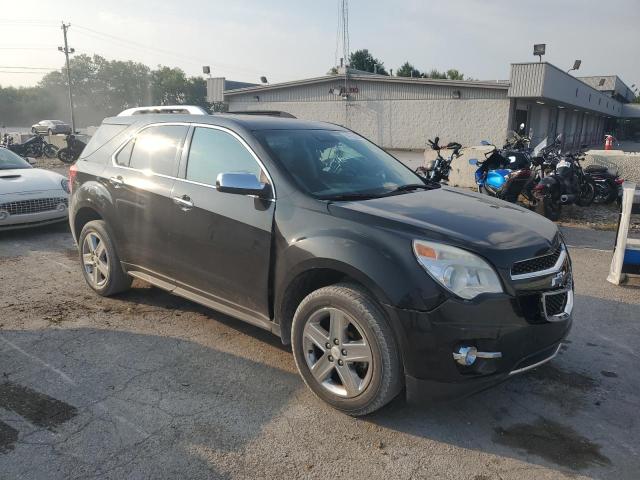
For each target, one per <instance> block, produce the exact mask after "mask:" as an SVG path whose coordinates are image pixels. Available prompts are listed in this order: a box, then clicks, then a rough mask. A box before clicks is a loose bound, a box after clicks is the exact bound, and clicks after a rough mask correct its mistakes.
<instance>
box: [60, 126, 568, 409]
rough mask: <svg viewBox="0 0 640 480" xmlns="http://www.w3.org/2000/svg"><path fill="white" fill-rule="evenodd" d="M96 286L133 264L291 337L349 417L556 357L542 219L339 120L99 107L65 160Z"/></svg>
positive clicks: (302, 363) (307, 371)
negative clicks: (432, 178)
mask: <svg viewBox="0 0 640 480" xmlns="http://www.w3.org/2000/svg"><path fill="white" fill-rule="evenodd" d="M70 184H71V188H72V196H71V200H70V206H69V220H70V224H71V229H72V231H73V235H74V237H75V239H76V241H77V244H78V249H79V253H80V259H81V262H82V268H83V273H84V276H85V278H86V281H87V282H88V284H89V285H90V286H91V288H93V289H94V290H95V291H96V292H97V293H98V294H100V295H113V294H115V293H118V292H121V291H123V290H125V289H127V288H128V287H129V286H130V284H131V279H132V277H135V278H139V279H142V280H145V281H147V282H149V283H151V284H153V285H155V286H158V287H160V288H163V289H166V290H168V291H169V292H172V293H174V294H176V295H180V296H183V297H185V298H188V299H190V300H193V301H195V302H198V303H200V304H203V305H206V306H209V307H211V308H213V309H216V310H218V311H221V312H224V313H225V314H228V315H231V316H233V317H236V318H238V319H241V320H244V321H246V322H249V323H251V324H254V325H257V326H259V327H262V328H265V329H267V330H270V331H271V332H273V333H274V334H276V335H279V336H280V337H281V338H282V341H283V342H284V343H285V344H289V343H291V345H292V348H293V354H294V358H295V362H296V364H297V366H298V369H299V371H300V373H301V375H302V377H303V379H304V381H305V382H306V383H307V385H308V386H309V388H311V390H313V392H314V393H315V394H316V395H317V396H318V397H320V398H321V399H322V400H324V401H326V402H327V403H329V404H331V405H332V406H334V407H335V408H337V409H339V410H342V411H344V412H346V413H348V414H351V415H363V414H367V413H369V412H372V411H374V410H376V409H378V408H380V407H381V406H383V405H385V404H386V403H387V402H389V401H390V400H391V399H392V398H394V397H395V396H396V395H397V394H398V393H399V392H400V391H401V390H402V389H403V387H404V388H406V392H407V395H408V396H409V397H410V398H411V399H420V398H424V397H425V396H427V397H431V398H438V397H440V398H442V397H446V398H451V397H452V396H453V397H456V396H461V395H464V394H468V393H470V392H473V391H477V390H480V389H483V388H486V387H487V386H489V385H491V384H494V383H497V382H500V381H502V380H504V379H506V378H508V377H509V376H510V375H513V374H515V373H518V372H522V371H524V370H527V369H529V368H533V367H535V366H537V365H539V364H541V363H544V362H545V361H547V360H550V359H551V358H553V357H554V356H555V355H556V353H557V351H558V349H559V347H560V342H561V341H562V339H563V338H564V337H565V336H566V335H567V333H568V331H569V328H570V325H571V310H572V308H573V286H572V278H571V264H570V259H569V256H568V252H567V249H566V247H565V245H564V242H563V241H562V238H561V236H560V234H559V232H558V229H557V228H556V226H555V225H554V224H553V223H552V222H550V221H548V220H546V219H545V218H543V217H541V216H539V215H537V214H535V213H532V212H529V211H528V210H525V209H523V208H520V207H518V206H515V205H512V204H509V203H505V202H502V201H500V200H496V199H492V198H489V197H487V196H482V195H478V194H476V193H472V192H469V191H464V190H457V189H453V188H448V187H440V186H438V185H434V184H430V183H425V181H423V180H422V179H421V178H420V177H418V176H417V175H416V174H414V173H413V172H412V171H411V170H409V169H408V168H406V167H405V166H404V165H403V164H402V163H400V162H399V161H397V160H396V159H395V158H393V157H392V156H390V155H389V154H387V153H386V152H385V151H383V150H382V149H380V148H378V147H377V146H375V145H374V144H372V143H371V142H369V141H367V140H366V139H364V138H363V137H361V136H359V135H357V134H356V133H354V132H352V131H350V130H347V129H345V128H342V127H339V126H336V125H331V124H326V123H316V122H308V121H302V120H296V119H288V118H273V117H266V116H265V117H260V116H255V115H252V116H242V115H174V114H164V115H163V114H150V115H134V116H118V117H113V118H108V119H106V120H105V121H104V122H103V124H102V126H101V127H100V128H99V130H98V131H97V133H96V134H95V136H94V137H93V138H92V140H91V141H90V142H89V144H88V145H87V147H86V149H85V150H84V152H83V154H82V156H81V158H80V160H79V161H78V162H77V163H76V164H75V165H74V166H73V167H72V169H71V174H70Z"/></svg>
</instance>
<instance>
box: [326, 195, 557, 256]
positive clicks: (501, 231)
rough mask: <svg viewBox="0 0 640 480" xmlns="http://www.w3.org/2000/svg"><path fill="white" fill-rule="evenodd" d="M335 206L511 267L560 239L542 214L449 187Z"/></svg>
mask: <svg viewBox="0 0 640 480" xmlns="http://www.w3.org/2000/svg"><path fill="white" fill-rule="evenodd" d="M329 210H330V212H331V213H332V214H334V215H337V216H352V215H356V216H366V217H369V218H368V219H367V220H364V219H359V221H363V220H364V221H366V222H367V223H368V224H369V225H378V226H380V227H382V228H385V227H386V228H393V229H404V230H406V231H408V232H409V233H411V234H412V235H414V238H424V239H429V240H433V241H436V242H442V243H447V244H450V245H456V246H459V247H461V248H465V249H467V250H471V251H475V252H477V253H480V254H481V255H483V256H485V257H487V258H489V259H490V260H491V261H492V262H493V263H494V265H496V266H503V267H505V268H507V267H509V266H510V265H511V264H512V263H513V262H514V261H518V260H522V259H526V258H531V257H535V256H538V255H544V254H545V253H547V252H548V251H549V249H550V248H552V247H555V246H556V244H557V242H558V241H559V235H558V228H557V227H556V225H555V224H554V223H553V222H551V221H549V220H547V219H546V218H544V217H543V216H541V215H538V214H536V213H533V212H531V211H529V210H527V209H525V208H522V207H519V206H517V205H514V204H511V203H507V202H504V201H502V200H498V199H495V198H493V197H489V196H487V195H481V194H478V193H475V192H469V191H464V190H460V189H454V188H449V187H442V188H438V189H435V190H427V191H425V190H419V191H413V192H410V193H406V194H402V195H394V196H389V197H382V198H375V199H371V200H365V201H357V202H339V203H332V204H330V206H329Z"/></svg>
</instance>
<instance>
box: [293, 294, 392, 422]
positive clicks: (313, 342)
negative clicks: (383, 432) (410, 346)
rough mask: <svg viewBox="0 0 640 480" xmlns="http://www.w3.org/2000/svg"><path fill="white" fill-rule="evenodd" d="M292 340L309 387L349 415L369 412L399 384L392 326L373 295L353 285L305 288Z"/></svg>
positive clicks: (378, 405)
mask: <svg viewBox="0 0 640 480" xmlns="http://www.w3.org/2000/svg"><path fill="white" fill-rule="evenodd" d="M291 344H292V347H293V356H294V359H295V362H296V366H297V367H298V371H299V372H300V374H301V375H302V378H303V380H304V382H305V383H306V384H307V386H308V387H309V388H310V389H311V391H313V393H314V394H315V395H316V396H317V397H319V398H320V399H321V400H324V401H325V402H327V403H328V404H329V405H331V406H332V407H333V408H335V409H337V410H340V411H342V412H344V413H346V414H348V415H352V416H360V415H367V414H369V413H371V412H374V411H375V410H378V409H379V408H381V407H383V406H384V405H386V404H387V403H389V402H390V401H391V400H392V399H393V398H394V397H396V396H397V394H398V392H399V391H400V390H401V388H402V385H403V371H402V364H401V361H400V352H399V350H398V346H397V344H396V341H395V337H394V335H393V333H392V331H391V328H390V327H389V325H388V322H387V320H386V317H385V315H384V313H383V311H382V309H381V308H380V307H379V306H378V304H377V303H376V302H375V300H373V299H372V298H371V296H370V295H369V294H368V293H366V292H365V291H364V290H363V289H361V288H360V287H358V286H356V285H352V284H337V285H332V286H329V287H324V288H321V289H319V290H316V291H315V292H313V293H311V294H309V295H308V296H307V297H306V298H305V299H304V300H303V301H302V302H301V303H300V305H299V306H298V308H297V310H296V313H295V315H294V318H293V325H292V331H291ZM349 352H351V353H349ZM358 359H360V360H358ZM343 379H344V380H343Z"/></svg>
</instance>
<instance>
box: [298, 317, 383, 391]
mask: <svg viewBox="0 0 640 480" xmlns="http://www.w3.org/2000/svg"><path fill="white" fill-rule="evenodd" d="M302 341H303V349H304V357H305V360H306V362H307V366H308V367H309V370H310V372H311V375H313V377H314V378H315V380H316V381H317V382H318V384H319V385H321V386H322V387H323V388H324V389H326V390H327V391H329V392H330V393H332V394H334V395H337V396H339V397H343V398H353V397H356V396H358V395H359V394H361V393H362V392H363V391H364V390H365V389H366V388H367V386H368V385H369V383H370V381H371V377H372V374H373V352H372V350H371V346H370V342H369V341H368V339H367V337H366V334H365V333H364V330H363V329H362V327H361V326H360V325H359V324H358V321H357V320H356V319H355V318H353V317H352V316H350V315H349V314H347V313H346V312H344V311H342V310H339V309H337V308H322V309H320V310H318V311H316V312H314V313H313V314H312V315H311V316H310V317H309V319H308V320H307V323H306V324H305V327H304V331H303V340H302Z"/></svg>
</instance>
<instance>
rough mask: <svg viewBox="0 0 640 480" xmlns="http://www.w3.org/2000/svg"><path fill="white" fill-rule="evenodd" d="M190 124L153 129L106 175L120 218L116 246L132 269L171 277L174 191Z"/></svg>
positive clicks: (117, 156)
mask: <svg viewBox="0 0 640 480" xmlns="http://www.w3.org/2000/svg"><path fill="white" fill-rule="evenodd" d="M187 131H188V126H186V125H171V124H162V125H154V126H149V127H147V128H145V129H143V130H141V131H140V132H138V133H137V134H136V136H135V137H133V138H132V139H131V140H129V142H127V143H126V144H125V145H124V146H123V147H122V148H120V149H119V150H118V151H117V152H116V154H115V155H114V158H113V163H112V164H111V165H109V167H108V168H107V171H106V172H105V174H104V177H105V178H106V182H108V185H109V190H110V191H111V192H112V194H113V202H114V204H115V211H116V215H117V222H115V223H116V224H117V226H115V228H117V231H115V232H114V233H115V235H116V243H117V246H118V254H119V255H120V257H121V258H120V259H121V260H122V261H123V262H125V263H127V268H128V269H132V270H142V271H146V272H147V273H150V274H155V275H156V276H167V275H168V274H169V273H170V268H171V262H170V261H169V257H168V255H167V251H168V249H169V247H170V240H171V239H170V235H169V232H170V221H171V219H170V216H169V215H170V212H171V211H172V209H173V207H174V204H173V200H172V198H171V191H172V189H173V186H174V183H175V177H176V176H177V173H178V162H179V157H180V153H181V151H182V145H183V143H184V139H185V137H186V134H187Z"/></svg>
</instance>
